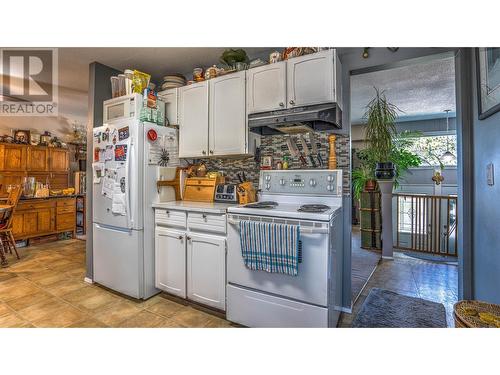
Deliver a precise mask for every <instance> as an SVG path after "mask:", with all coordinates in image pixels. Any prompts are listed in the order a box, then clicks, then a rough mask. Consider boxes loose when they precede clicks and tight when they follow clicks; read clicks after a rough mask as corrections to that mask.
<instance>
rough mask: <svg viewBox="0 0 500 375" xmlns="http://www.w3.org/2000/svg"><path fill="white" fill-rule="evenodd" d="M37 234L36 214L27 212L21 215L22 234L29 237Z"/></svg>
mask: <svg viewBox="0 0 500 375" xmlns="http://www.w3.org/2000/svg"><path fill="white" fill-rule="evenodd" d="M37 232H38V214H37V212H36V211H28V212H25V213H24V214H23V233H24V234H27V235H30V234H34V233H37Z"/></svg>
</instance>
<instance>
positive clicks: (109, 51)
mask: <svg viewBox="0 0 500 375" xmlns="http://www.w3.org/2000/svg"><path fill="white" fill-rule="evenodd" d="M226 48H227V47H213V48H212V47H199V48H195V47H190V48H178V47H162V48H146V47H144V48H142V47H140V48H122V47H120V48H59V84H60V85H61V86H63V87H68V88H71V89H76V90H81V91H87V90H88V85H89V81H88V71H89V64H90V63H92V62H94V61H97V62H100V63H102V64H104V65H108V66H111V67H113V68H115V69H119V70H124V69H126V68H135V69H139V70H141V71H143V72H147V73H149V74H151V76H152V78H153V80H154V81H157V82H158V81H161V78H162V77H163V76H164V75H165V74H166V73H174V72H178V73H183V74H185V73H189V72H192V71H193V68H195V67H208V66H211V65H213V64H219V57H220V55H221V54H222V52H224V50H225V49H226ZM244 49H245V51H246V52H247V54H248V56H249V58H250V59H252V58H255V57H266V58H267V57H268V56H269V52H271V51H273V50H274V49H273V48H269V47H266V48H246V47H244Z"/></svg>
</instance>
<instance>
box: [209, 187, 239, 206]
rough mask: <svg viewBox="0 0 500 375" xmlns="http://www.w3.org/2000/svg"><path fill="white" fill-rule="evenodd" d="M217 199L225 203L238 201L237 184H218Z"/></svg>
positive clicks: (216, 189)
mask: <svg viewBox="0 0 500 375" xmlns="http://www.w3.org/2000/svg"><path fill="white" fill-rule="evenodd" d="M215 201H216V202H224V203H238V195H237V194H236V185H235V184H218V185H217V187H216V188H215Z"/></svg>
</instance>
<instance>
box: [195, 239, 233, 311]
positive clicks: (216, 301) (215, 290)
mask: <svg viewBox="0 0 500 375" xmlns="http://www.w3.org/2000/svg"><path fill="white" fill-rule="evenodd" d="M187 259H188V266H187V287H188V298H189V299H191V300H193V301H196V302H199V303H202V304H205V305H208V306H212V307H215V308H217V309H220V310H225V309H226V240H225V238H224V237H219V236H207V235H198V234H189V237H188V245H187Z"/></svg>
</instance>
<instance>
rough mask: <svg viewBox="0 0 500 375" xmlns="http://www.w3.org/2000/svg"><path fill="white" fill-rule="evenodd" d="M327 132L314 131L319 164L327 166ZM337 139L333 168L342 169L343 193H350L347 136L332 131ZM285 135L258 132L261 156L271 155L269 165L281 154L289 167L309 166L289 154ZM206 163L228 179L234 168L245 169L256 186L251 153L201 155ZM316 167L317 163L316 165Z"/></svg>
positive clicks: (255, 165) (234, 176)
mask: <svg viewBox="0 0 500 375" xmlns="http://www.w3.org/2000/svg"><path fill="white" fill-rule="evenodd" d="M328 135H329V134H327V133H319V132H318V133H315V141H316V146H317V147H318V152H319V153H320V154H321V158H322V159H323V163H324V165H323V166H322V167H321V168H323V169H326V168H328V152H329V145H328ZM336 136H337V139H336V141H335V151H336V155H337V168H339V169H342V170H343V171H344V173H343V179H344V182H343V187H344V189H343V190H344V196H349V195H350V177H349V167H350V152H349V150H350V140H349V136H346V135H338V134H337V135H336ZM287 137H289V136H288V135H274V136H262V137H261V147H260V150H261V157H263V156H271V157H272V158H273V166H275V165H276V162H277V161H279V160H283V157H284V156H288V157H289V159H288V160H289V165H290V166H289V169H312V168H313V167H312V166H311V165H310V164H309V165H308V166H307V167H305V166H302V165H301V163H300V160H298V159H296V158H292V157H291V156H290V151H289V150H288V147H287V144H286V139H287ZM293 137H294V139H295V143H296V144H297V148H298V149H299V151H301V152H302V144H301V143H300V141H298V137H297V136H293ZM305 139H306V142H307V144H308V146H309V148H310V142H309V137H308V136H305ZM203 161H204V162H205V163H206V165H207V168H208V170H216V171H224V173H225V174H226V176H227V178H228V180H229V182H233V183H238V182H239V181H238V177H237V173H238V172H242V171H243V172H245V176H246V178H247V179H248V180H250V181H252V182H253V183H254V184H255V186H256V187H257V186H258V184H259V172H260V164H259V163H256V162H255V160H254V158H253V157H249V158H238V159H236V158H224V159H215V158H210V159H203ZM308 162H309V161H308ZM316 168H320V167H316Z"/></svg>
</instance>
